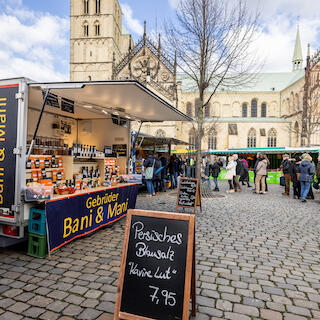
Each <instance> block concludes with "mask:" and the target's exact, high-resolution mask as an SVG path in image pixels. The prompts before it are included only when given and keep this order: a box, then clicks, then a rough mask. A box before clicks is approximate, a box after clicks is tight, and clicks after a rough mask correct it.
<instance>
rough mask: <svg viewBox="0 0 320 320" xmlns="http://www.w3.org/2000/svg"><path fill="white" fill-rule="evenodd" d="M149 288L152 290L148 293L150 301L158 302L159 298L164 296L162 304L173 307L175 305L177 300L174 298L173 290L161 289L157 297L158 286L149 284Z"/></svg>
mask: <svg viewBox="0 0 320 320" xmlns="http://www.w3.org/2000/svg"><path fill="white" fill-rule="evenodd" d="M149 288H150V289H152V290H153V293H152V294H150V298H151V301H152V302H154V303H155V304H158V303H159V301H160V298H164V304H165V305H166V306H170V307H174V306H175V305H176V303H177V301H176V298H175V296H176V293H175V292H170V291H168V290H161V296H162V297H159V296H158V293H159V291H160V288H159V287H156V286H149Z"/></svg>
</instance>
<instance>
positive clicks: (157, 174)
mask: <svg viewBox="0 0 320 320" xmlns="http://www.w3.org/2000/svg"><path fill="white" fill-rule="evenodd" d="M155 160H156V161H155V164H154V170H153V186H154V191H155V193H157V192H159V191H160V187H161V170H160V168H161V161H160V160H159V158H158V157H157V156H156V157H155Z"/></svg>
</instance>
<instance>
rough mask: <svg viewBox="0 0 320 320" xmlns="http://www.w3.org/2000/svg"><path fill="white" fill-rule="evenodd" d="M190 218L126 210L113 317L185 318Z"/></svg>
mask: <svg viewBox="0 0 320 320" xmlns="http://www.w3.org/2000/svg"><path fill="white" fill-rule="evenodd" d="M193 241H194V215H186V214H177V213H166V212H157V211H143V210H129V211H128V215H127V225H126V231H125V238H124V248H123V255H122V263H121V269H120V275H119V285H118V295H117V301H116V309H115V317H114V319H119V318H120V319H133V316H136V317H143V319H145V318H146V319H159V320H162V319H163V320H179V319H181V320H185V319H188V317H189V302H190V289H191V273H192V272H191V271H192V256H193V248H194V246H193Z"/></svg>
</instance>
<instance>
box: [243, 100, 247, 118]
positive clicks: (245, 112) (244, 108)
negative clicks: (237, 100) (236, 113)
mask: <svg viewBox="0 0 320 320" xmlns="http://www.w3.org/2000/svg"><path fill="white" fill-rule="evenodd" d="M247 116H248V105H247V104H246V103H243V104H242V118H246V117H247Z"/></svg>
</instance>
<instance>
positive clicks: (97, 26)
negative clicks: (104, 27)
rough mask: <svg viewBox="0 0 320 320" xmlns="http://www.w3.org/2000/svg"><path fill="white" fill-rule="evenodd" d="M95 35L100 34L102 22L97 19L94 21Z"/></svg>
mask: <svg viewBox="0 0 320 320" xmlns="http://www.w3.org/2000/svg"><path fill="white" fill-rule="evenodd" d="M94 30H95V36H100V23H99V21H96V22H95V23H94Z"/></svg>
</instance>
